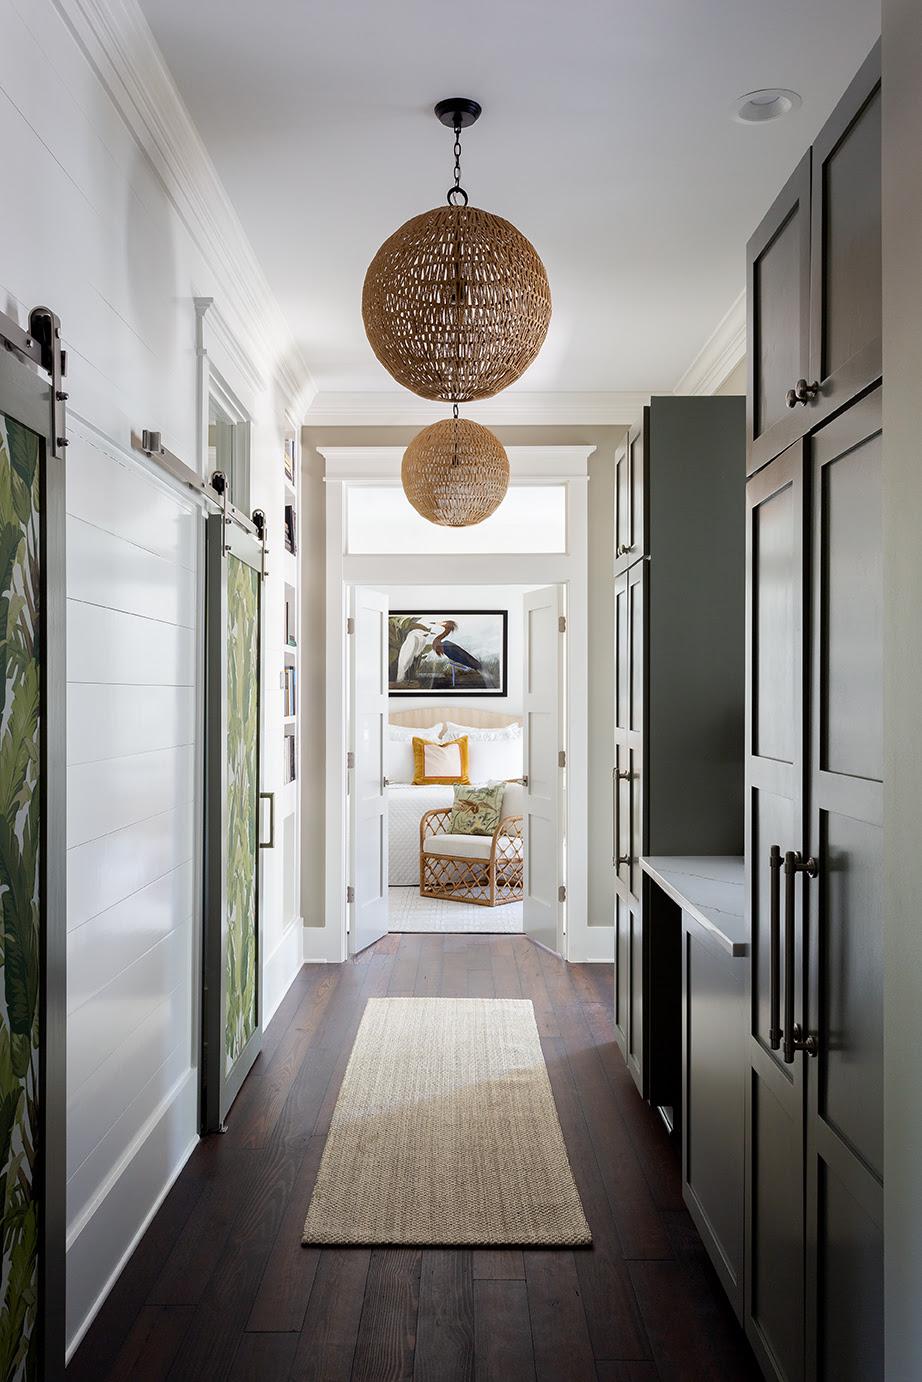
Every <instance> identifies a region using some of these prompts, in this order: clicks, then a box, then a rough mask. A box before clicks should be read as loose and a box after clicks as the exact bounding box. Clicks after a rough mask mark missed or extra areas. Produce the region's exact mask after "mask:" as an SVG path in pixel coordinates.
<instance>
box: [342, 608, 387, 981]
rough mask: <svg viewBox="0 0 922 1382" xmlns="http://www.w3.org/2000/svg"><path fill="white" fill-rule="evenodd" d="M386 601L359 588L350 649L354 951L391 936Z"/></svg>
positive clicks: (351, 932)
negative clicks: (388, 878)
mask: <svg viewBox="0 0 922 1382" xmlns="http://www.w3.org/2000/svg"><path fill="white" fill-rule="evenodd" d="M387 616H388V604H387V596H386V595H382V594H381V593H380V591H377V590H366V589H363V588H362V587H361V586H356V587H355V588H354V589H353V592H352V635H351V637H350V639H349V643H350V654H351V656H350V678H351V690H352V694H351V697H350V707H351V713H352V722H351V726H350V744H351V750H350V752H351V755H352V757H351V760H350V763H351V766H350V770H349V837H350V846H349V883H350V886H351V888H352V894H351V899H352V900H351V902H350V903H349V951H350V954H353V955H355V954H357V953H358V952H359V951H360V950H364V949H365V948H366V947H367V946H369V945H373V944H374V942H375V941H377V940H380V939H381V937H382V936H383V935H384V934H385V933H386V931H387V920H388V914H387V898H388V894H387V794H386V790H385V785H384V744H385V735H386V733H387V706H388V701H387V691H388V679H387Z"/></svg>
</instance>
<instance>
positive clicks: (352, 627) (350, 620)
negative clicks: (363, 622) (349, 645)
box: [346, 614, 355, 633]
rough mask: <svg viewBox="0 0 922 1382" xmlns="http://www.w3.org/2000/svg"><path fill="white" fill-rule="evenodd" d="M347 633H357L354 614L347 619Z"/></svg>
mask: <svg viewBox="0 0 922 1382" xmlns="http://www.w3.org/2000/svg"><path fill="white" fill-rule="evenodd" d="M346 633H355V620H354V619H353V617H352V615H351V614H350V615H349V618H348V619H347V620H346Z"/></svg>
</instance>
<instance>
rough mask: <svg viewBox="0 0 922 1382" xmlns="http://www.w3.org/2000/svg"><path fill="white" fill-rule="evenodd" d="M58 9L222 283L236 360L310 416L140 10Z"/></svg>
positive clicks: (281, 326) (228, 208)
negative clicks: (254, 368) (254, 367)
mask: <svg viewBox="0 0 922 1382" xmlns="http://www.w3.org/2000/svg"><path fill="white" fill-rule="evenodd" d="M54 3H55V5H56V7H57V9H58V12H59V13H60V14H61V16H62V18H63V19H64V21H65V23H66V24H67V26H68V28H69V29H70V31H71V33H72V34H73V35H74V38H75V40H76V42H77V43H78V45H79V46H80V48H81V49H82V51H83V53H84V55H85V57H86V59H87V61H88V62H89V63H90V65H91V66H92V68H93V69H94V71H95V72H96V75H97V76H98V78H99V80H100V82H101V83H102V85H103V86H104V87H105V89H106V91H107V92H108V94H109V96H110V98H111V100H112V101H113V103H114V105H115V107H116V109H117V110H118V112H119V114H120V115H121V117H122V119H123V120H124V122H125V124H126V126H127V127H128V129H129V130H130V132H131V134H132V135H133V137H134V139H135V140H136V142H137V144H138V145H139V147H140V148H141V150H142V151H143V152H144V153H145V154H146V156H147V158H148V159H149V160H150V162H151V164H152V166H153V168H154V169H155V171H156V173H157V176H158V177H159V179H160V181H161V183H162V185H163V187H164V190H165V191H166V194H167V196H168V197H169V199H170V201H171V202H172V203H173V206H174V207H175V208H176V212H177V214H178V215H179V217H180V219H181V220H182V222H183V224H184V225H185V227H186V229H187V230H188V232H189V234H190V236H191V237H192V239H193V241H194V242H195V244H196V245H197V247H198V249H199V250H200V252H201V253H202V255H203V256H204V258H205V260H206V262H207V263H208V265H209V267H210V268H211V270H212V272H213V273H214V275H215V280H216V284H215V286H216V287H218V288H220V299H219V300H220V304H221V314H222V317H223V319H224V323H225V324H226V326H227V330H228V333H229V334H230V335H231V336H232V337H233V338H234V339H235V341H236V342H237V347H236V350H237V353H238V354H245V353H246V351H247V350H249V352H251V354H252V356H253V358H254V359H255V360H258V362H259V365H258V368H259V370H260V374H261V376H262V378H263V380H265V379H268V378H272V377H274V378H275V379H276V380H277V381H278V383H279V385H280V386H281V388H282V390H283V391H284V393H285V394H286V395H287V397H288V398H290V399H297V400H299V401H300V402H299V406H300V407H301V408H302V409H303V407H304V406H306V404H307V403H308V402H309V400H310V398H311V397H313V395H314V393H316V387H315V385H314V383H313V380H312V379H311V376H310V371H309V369H308V367H307V364H306V363H305V362H304V360H303V358H302V357H301V354H300V351H299V350H298V348H297V345H296V343H295V341H294V338H293V336H292V334H291V330H290V328H289V326H288V323H287V322H286V321H285V318H284V316H283V315H282V311H281V308H280V307H279V305H278V302H277V301H276V298H275V295H274V294H273V292H272V289H271V288H270V286H269V283H268V280H267V279H266V276H265V274H264V273H263V270H262V267H261V265H260V263H259V260H258V259H257V258H256V254H255V252H254V250H253V247H252V245H251V244H250V242H249V240H248V239H247V235H246V232H245V231H244V229H243V226H242V224H241V222H240V218H239V217H238V215H237V212H236V211H235V210H234V207H233V204H232V203H231V200H230V198H229V197H228V195H227V192H226V190H225V188H224V185H223V183H222V182H221V179H220V178H219V176H218V173H217V170H216V168H215V166H214V164H213V163H212V161H211V157H210V155H209V153H208V150H207V149H206V147H205V144H204V142H203V141H202V137H201V135H200V134H199V132H198V130H197V129H196V127H195V124H194V123H193V121H192V117H191V116H190V114H189V112H188V110H187V109H186V106H185V104H184V102H183V99H182V97H181V96H180V94H179V90H178V88H177V86H176V83H175V82H174V80H173V77H172V75H171V73H170V70H169V68H168V67H167V65H166V62H165V61H164V58H163V55H162V53H161V52H160V49H159V48H158V47H157V44H156V42H155V40H154V36H153V34H152V33H151V30H150V28H149V26H148V24H147V21H146V20H145V18H144V15H143V14H142V12H141V9H140V6H139V5H138V3H137V0H54ZM213 295H214V296H217V295H216V294H213ZM244 342H246V347H244V345H243V343H244Z"/></svg>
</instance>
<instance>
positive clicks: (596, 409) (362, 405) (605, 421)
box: [304, 389, 671, 427]
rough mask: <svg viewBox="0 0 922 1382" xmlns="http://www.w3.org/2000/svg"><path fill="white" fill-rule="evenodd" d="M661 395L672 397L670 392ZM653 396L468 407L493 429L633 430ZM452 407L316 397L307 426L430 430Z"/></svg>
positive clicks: (524, 399) (380, 396)
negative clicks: (580, 428)
mask: <svg viewBox="0 0 922 1382" xmlns="http://www.w3.org/2000/svg"><path fill="white" fill-rule="evenodd" d="M660 392H664V393H669V392H671V390H669V389H665V390H661V391H660ZM649 402H650V394H649V393H638V392H628V393H529V392H527V391H526V390H523V389H507V390H506V391H505V392H504V393H501V394H498V395H497V396H496V397H495V398H485V399H482V400H481V401H480V402H479V403H469V404H465V405H464V415H465V417H469V418H471V419H472V421H474V422H480V423H483V424H485V425H486V426H492V427H500V426H505V427H553V426H576V427H579V426H596V427H630V426H632V425H633V424H634V423H635V422H637V421H638V420H639V418H640V416H641V413H642V412H643V408H644V405H645V404H647V403H649ZM448 410H449V409H448V404H446V403H433V402H430V400H429V399H426V398H417V397H416V396H415V395H414V394H411V393H408V392H406V390H402V389H392V390H387V391H385V390H383V389H382V390H381V391H379V392H376V393H334V392H330V391H323V392H320V393H317V394H315V395H314V397H313V399H312V400H311V403H310V406H309V407H308V409H307V412H306V414H305V418H304V424H305V426H306V427H387V426H390V427H425V426H426V425H427V424H428V423H431V422H437V421H438V420H439V418H440V417H446V416H447V414H448Z"/></svg>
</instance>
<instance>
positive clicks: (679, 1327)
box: [67, 935, 759, 1382]
mask: <svg viewBox="0 0 922 1382" xmlns="http://www.w3.org/2000/svg"><path fill="white" fill-rule="evenodd" d="M611 986H612V974H611V967H610V966H606V965H566V964H564V963H563V962H562V961H560V960H557V959H556V958H555V957H553V956H551V955H549V954H547V953H545V952H544V951H541V950H539V949H538V948H537V947H535V946H533V945H532V944H531V943H530V942H529V941H527V940H525V939H524V938H523V937H521V936H456V935H448V936H421V935H403V936H388V937H386V938H385V939H384V940H382V941H380V942H379V943H378V944H377V945H375V946H373V947H372V948H371V949H370V950H368V951H366V952H365V953H364V954H363V955H361V956H359V957H358V958H357V959H356V960H354V961H351V962H349V963H347V964H344V965H337V966H329V965H315V966H306V967H305V968H304V969H303V970H302V972H301V974H300V975H299V976H298V978H297V980H296V982H295V984H294V986H293V987H292V989H291V991H290V992H289V993H288V995H287V996H286V998H285V1000H284V1002H283V1003H282V1005H281V1008H280V1009H279V1011H278V1013H277V1014H276V1016H275V1018H274V1020H273V1021H272V1023H271V1025H270V1027H269V1029H268V1031H267V1033H266V1036H265V1043H264V1049H263V1052H262V1054H261V1055H260V1057H259V1059H258V1061H257V1063H256V1065H255V1066H254V1068H253V1073H252V1074H251V1075H250V1077H249V1079H248V1080H247V1082H246V1084H245V1085H244V1087H243V1090H242V1091H241V1093H240V1095H239V1097H238V1099H237V1102H236V1104H235V1106H234V1108H233V1109H232V1111H231V1114H230V1117H229V1120H228V1123H229V1131H228V1132H227V1133H226V1134H225V1135H223V1136H216V1137H209V1138H206V1139H205V1140H204V1141H203V1142H202V1143H201V1144H200V1145H199V1146H198V1147H197V1149H196V1151H195V1152H194V1154H193V1155H192V1157H191V1159H190V1161H189V1163H188V1165H187V1166H186V1167H185V1169H184V1170H183V1172H182V1174H181V1175H180V1177H179V1179H178V1180H177V1182H176V1184H175V1185H174V1187H173V1189H172V1190H171V1192H170V1194H169V1195H168V1196H167V1198H166V1200H165V1202H164V1204H163V1206H162V1207H161V1209H160V1211H159V1213H158V1214H157V1216H156V1218H155V1219H154V1221H153V1223H152V1225H151V1227H150V1229H149V1231H148V1232H147V1234H146V1235H145V1237H144V1239H143V1240H142V1242H141V1244H140V1245H139V1247H138V1249H137V1251H136V1252H135V1254H134V1256H133V1257H132V1259H131V1261H130V1262H129V1264H128V1266H127V1267H126V1269H125V1271H124V1272H123V1274H122V1276H121V1277H120V1279H119V1281H118V1282H117V1284H116V1286H115V1288H114V1290H113V1291H112V1294H111V1295H110V1297H109V1299H108V1300H107V1302H106V1304H105V1305H104V1307H103V1309H102V1310H101V1312H100V1314H99V1316H98V1317H97V1319H96V1320H95V1322H94V1324H93V1326H92V1328H91V1329H90V1331H89V1332H88V1334H87V1336H86V1338H85V1340H84V1342H83V1343H82V1345H81V1347H80V1349H79V1350H78V1352H77V1354H76V1356H75V1358H74V1360H73V1362H72V1363H71V1366H70V1367H69V1368H68V1372H67V1376H68V1379H69V1382H84V1380H86V1382H90V1379H92V1382H102V1379H107V1378H108V1379H124V1380H125V1382H127V1380H128V1379H132V1382H144V1379H149V1380H150V1382H154V1379H166V1378H169V1379H171V1382H179V1380H180V1379H186V1378H190V1379H191V1378H203V1379H205V1378H207V1379H209V1382H217V1380H218V1379H221V1378H228V1379H234V1382H241V1379H260V1382H273V1380H274V1379H287V1378H291V1379H297V1382H308V1379H311V1382H340V1380H341V1382H347V1379H351V1378H355V1379H359V1378H361V1379H367V1380H368V1382H388V1380H390V1379H393V1380H394V1382H399V1379H415V1382H454V1379H476V1380H477V1382H489V1380H490V1379H494V1378H495V1379H498V1382H519V1379H523V1382H524V1379H542V1380H544V1379H546V1382H567V1380H568V1379H570V1380H571V1382H589V1380H590V1379H597V1380H598V1382H655V1379H658V1380H659V1382H680V1380H681V1382H736V1379H756V1378H757V1377H758V1375H759V1374H758V1372H757V1369H756V1367H755V1364H754V1362H753V1361H752V1355H751V1354H750V1352H749V1349H748V1346H747V1345H746V1343H745V1341H744V1339H743V1336H742V1334H741V1332H740V1330H739V1328H738V1326H737V1324H736V1321H735V1319H734V1318H733V1314H732V1312H731V1310H730V1308H729V1305H728V1304H727V1302H726V1300H725V1298H724V1296H723V1293H722V1291H721V1289H720V1286H719V1284H718V1282H717V1278H716V1277H715V1275H714V1273H713V1271H712V1270H711V1267H710V1263H709V1262H708V1260H707V1258H706V1256H705V1254H704V1250H703V1248H702V1246H701V1243H700V1240H699V1239H698V1236H697V1234H696V1232H695V1230H694V1228H693V1226H692V1223H691V1220H690V1219H689V1217H688V1215H687V1213H686V1211H685V1209H684V1207H683V1204H682V1196H681V1188H680V1181H679V1168H678V1163H677V1160H676V1155H675V1149H674V1148H673V1147H672V1146H670V1144H669V1139H668V1138H667V1136H666V1133H665V1130H664V1128H663V1127H662V1125H661V1124H660V1122H659V1120H658V1118H657V1117H656V1115H655V1114H653V1113H652V1112H651V1111H650V1110H649V1109H648V1108H647V1107H646V1106H645V1105H644V1104H643V1103H642V1102H641V1100H640V1099H639V1098H638V1096H637V1092H636V1090H635V1089H634V1086H633V1084H632V1082H631V1079H630V1077H629V1075H628V1074H627V1071H626V1070H625V1067H624V1064H623V1061H622V1059H621V1056H620V1053H619V1052H618V1050H617V1048H616V1046H615V1044H614V1036H613V1030H612V994H611ZM384 994H391V995H412V994H430V995H433V994H434V995H442V996H445V997H455V996H459V997H460V996H464V995H474V996H481V997H494V996H495V997H499V998H502V997H515V998H518V997H523V998H531V999H532V1001H533V1002H534V1005H535V1013H536V1016H537V1021H538V1027H539V1030H540V1033H541V1039H542V1043H543V1046H544V1052H545V1056H546V1059H547V1065H548V1070H549V1072H550V1078H551V1083H552V1085H553V1089H554V1095H555V1097H556V1100H557V1107H558V1110H559V1113H560V1121H561V1124H562V1126H563V1131H564V1136H565V1138H566V1143H567V1149H568V1152H569V1155H570V1160H571V1163H572V1166H573V1172H574V1175H575V1177H576V1181H577V1184H578V1186H579V1190H580V1194H581V1196H582V1200H583V1205H584V1207H585V1210H586V1214H587V1216H588V1219H589V1223H590V1226H591V1228H592V1234H593V1246H592V1248H591V1249H578V1250H576V1251H566V1250H561V1251H548V1250H541V1251H535V1250H531V1251H525V1252H521V1251H511V1250H510V1251H485V1250H484V1251H481V1250H474V1251H470V1250H463V1251H461V1250H457V1251H456V1250H445V1249H424V1250H422V1251H420V1250H419V1249H418V1248H403V1249H378V1248H375V1249H364V1248H323V1249H317V1248H309V1249H308V1248H302V1247H301V1242H300V1239H301V1227H302V1225H303V1223H304V1218H305V1215H306V1213H307V1205H308V1201H309V1199H310V1194H311V1189H312V1187H313V1183H314V1177H315V1175H316V1171H317V1166H318V1162H319V1159H320V1154H321V1152H322V1150H323V1143H324V1137H325V1134H326V1131H327V1129H328V1127H329V1123H330V1118H331V1116H332V1113H333V1106H334V1104H335V1102H336V1095H337V1092H338V1089H339V1084H340V1081H341V1079H342V1076H343V1072H344V1070H345V1065H346V1061H347V1059H348V1056H349V1052H350V1050H351V1047H352V1042H353V1039H354V1037H355V1032H356V1029H357V1027H358V1023H359V1019H360V1017H361V1014H362V1010H363V1008H364V1005H365V1002H366V999H368V998H369V997H372V996H376V995H384Z"/></svg>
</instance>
